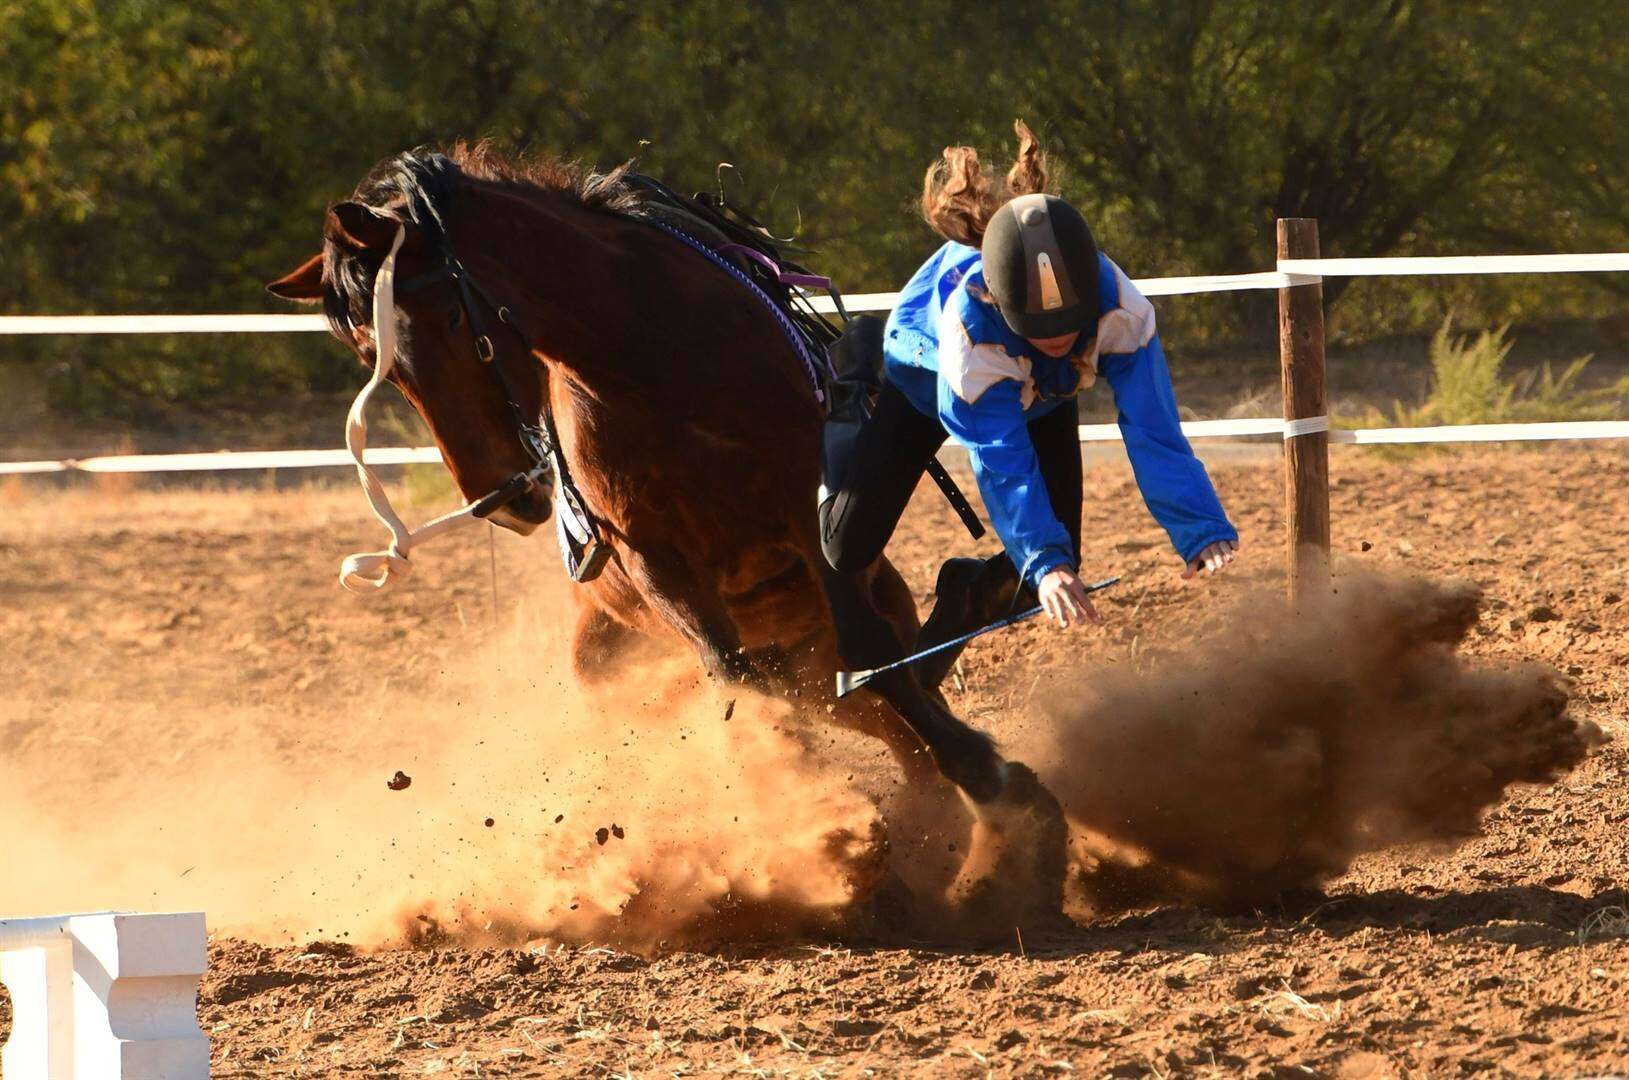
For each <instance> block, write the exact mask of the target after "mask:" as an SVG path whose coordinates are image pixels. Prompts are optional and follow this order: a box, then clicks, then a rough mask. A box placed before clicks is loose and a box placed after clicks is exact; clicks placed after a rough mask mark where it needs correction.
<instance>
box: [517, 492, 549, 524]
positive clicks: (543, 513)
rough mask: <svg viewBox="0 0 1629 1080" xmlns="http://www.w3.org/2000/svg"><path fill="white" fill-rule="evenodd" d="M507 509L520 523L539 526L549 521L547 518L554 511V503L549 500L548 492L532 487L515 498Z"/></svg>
mask: <svg viewBox="0 0 1629 1080" xmlns="http://www.w3.org/2000/svg"><path fill="white" fill-rule="evenodd" d="M508 509H509V510H510V511H511V512H513V514H514V515H515V517H517V518H520V519H521V520H522V521H527V522H530V523H531V524H533V525H541V524H543V523H544V522H545V521H547V520H549V516H550V514H551V513H552V512H553V510H554V503H553V501H552V500H551V499H550V498H549V493H548V492H546V491H544V490H542V489H541V488H536V487H534V488H532V489H531V490H530V491H527V492H526V493H524V494H522V495H520V496H518V497H516V499H515V500H514V501H513V502H511V503H510V504H509V506H508Z"/></svg>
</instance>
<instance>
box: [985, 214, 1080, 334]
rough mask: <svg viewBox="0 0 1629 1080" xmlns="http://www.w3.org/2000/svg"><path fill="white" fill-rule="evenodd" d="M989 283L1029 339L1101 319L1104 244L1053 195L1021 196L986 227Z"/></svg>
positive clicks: (1004, 314) (1008, 317)
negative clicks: (1099, 268)
mask: <svg viewBox="0 0 1629 1080" xmlns="http://www.w3.org/2000/svg"><path fill="white" fill-rule="evenodd" d="M982 252H983V255H984V283H985V285H987V286H988V287H989V289H990V292H991V293H992V294H993V295H994V296H995V301H996V305H997V306H998V307H1000V309H1001V317H1002V318H1003V319H1005V320H1006V321H1007V325H1008V326H1010V327H1012V329H1013V332H1014V333H1015V334H1018V335H1019V336H1021V337H1027V338H1053V337H1062V336H1063V335H1065V334H1072V333H1074V332H1076V331H1083V330H1086V329H1088V328H1089V327H1092V326H1094V325H1095V324H1096V322H1097V243H1096V242H1095V241H1094V240H1093V239H1092V231H1091V230H1090V229H1088V228H1087V227H1086V221H1085V219H1084V218H1082V217H1081V216H1080V212H1079V211H1077V210H1076V209H1075V208H1074V207H1072V206H1070V205H1069V204H1068V203H1066V202H1064V201H1063V200H1062V199H1059V198H1056V197H1055V196H1052V195H1021V196H1019V197H1018V198H1016V199H1014V200H1012V201H1011V202H1009V203H1007V205H1005V206H1003V207H1002V208H1001V209H1000V210H997V211H996V212H995V216H994V217H992V218H991V219H990V224H989V226H988V227H986V228H985V230H984V244H983V247H982Z"/></svg>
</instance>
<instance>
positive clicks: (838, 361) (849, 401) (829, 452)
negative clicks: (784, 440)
mask: <svg viewBox="0 0 1629 1080" xmlns="http://www.w3.org/2000/svg"><path fill="white" fill-rule="evenodd" d="M882 331H883V321H882V320H881V319H879V318H877V317H876V316H875V315H861V316H859V317H858V318H855V319H854V320H853V321H852V322H851V323H850V324H849V326H848V329H847V330H846V331H845V332H844V334H843V336H842V337H840V338H838V339H837V340H836V341H834V342H832V345H831V349H830V360H831V367H832V374H833V377H832V378H831V379H830V380H829V381H828V383H827V390H826V396H827V412H826V426H825V431H824V433H823V436H822V439H821V451H820V497H819V504H820V508H821V520H822V522H824V520H825V517H826V511H827V510H828V508H829V506H830V504H831V501H832V500H833V499H835V498H836V497H837V493H838V492H839V491H842V490H843V488H844V487H845V486H846V485H848V484H850V483H852V480H853V478H852V477H850V476H849V475H848V472H849V466H850V464H851V463H852V462H853V459H854V448H855V444H856V443H857V442H858V441H859V437H860V429H861V428H862V427H863V426H864V425H865V421H866V420H867V418H869V417H870V415H871V409H872V405H873V403H874V402H875V401H876V397H877V393H878V391H879V390H881V388H882Z"/></svg>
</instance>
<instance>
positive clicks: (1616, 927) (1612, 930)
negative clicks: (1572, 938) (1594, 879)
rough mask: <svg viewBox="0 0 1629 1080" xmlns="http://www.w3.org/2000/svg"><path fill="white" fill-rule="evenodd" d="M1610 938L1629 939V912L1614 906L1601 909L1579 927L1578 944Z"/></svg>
mask: <svg viewBox="0 0 1629 1080" xmlns="http://www.w3.org/2000/svg"><path fill="white" fill-rule="evenodd" d="M1609 938H1629V911H1625V910H1624V909H1623V908H1621V907H1618V906H1617V905H1615V904H1614V905H1613V906H1611V907H1604V908H1601V909H1600V910H1599V911H1597V912H1595V913H1593V914H1592V915H1590V917H1589V918H1587V919H1585V920H1584V921H1583V922H1582V923H1580V924H1579V926H1578V944H1580V945H1588V944H1589V943H1590V942H1592V941H1605V940H1607V939H1609Z"/></svg>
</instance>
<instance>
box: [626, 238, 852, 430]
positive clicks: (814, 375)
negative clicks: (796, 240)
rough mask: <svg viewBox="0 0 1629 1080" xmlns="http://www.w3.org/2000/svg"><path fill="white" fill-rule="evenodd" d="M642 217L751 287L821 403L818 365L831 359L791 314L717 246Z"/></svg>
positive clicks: (824, 399)
mask: <svg viewBox="0 0 1629 1080" xmlns="http://www.w3.org/2000/svg"><path fill="white" fill-rule="evenodd" d="M641 220H643V221H644V222H645V223H646V224H648V225H653V226H655V227H656V228H658V229H661V230H662V231H663V232H665V233H667V234H669V235H671V236H674V237H676V238H678V239H679V240H681V241H682V242H684V243H685V244H686V245H688V246H690V247H692V248H694V249H695V250H696V251H697V252H698V253H700V254H701V255H703V256H704V257H705V258H706V259H707V260H708V261H709V262H711V263H712V264H713V265H714V266H717V267H718V268H719V269H721V270H723V271H724V272H725V273H727V274H729V275H730V276H731V277H733V278H735V279H736V280H737V281H739V282H740V283H741V284H743V285H745V286H746V287H747V288H748V289H750V290H752V293H753V295H754V296H756V297H758V299H759V300H760V301H761V302H762V303H763V304H764V306H765V307H767V308H768V309H769V313H770V314H771V315H772V316H774V317H775V321H776V322H777V323H779V324H780V327H781V333H783V334H785V335H786V339H787V341H789V342H791V344H792V348H793V349H794V350H795V351H796V352H797V354H798V359H799V360H802V361H803V370H804V373H805V374H807V375H808V376H809V383H810V385H811V388H812V389H813V390H814V398H815V400H816V401H818V402H820V403H821V404H822V405H824V404H825V403H826V392H825V391H824V390H822V389H821V386H820V368H821V367H829V366H830V363H831V361H830V360H829V358H826V357H821V358H820V360H816V358H815V356H814V353H813V352H812V351H811V350H810V348H809V345H808V343H807V342H805V341H804V340H803V335H802V334H800V333H798V330H797V327H795V326H793V325H792V320H791V318H789V317H788V316H787V314H786V312H784V311H782V310H781V306H780V305H779V304H777V303H775V301H774V300H773V299H772V298H771V297H770V295H769V294H768V293H766V292H764V290H763V289H761V288H759V286H758V283H757V282H755V281H753V280H752V278H750V277H748V276H747V273H746V271H744V270H742V269H741V268H740V267H739V266H736V265H735V264H734V263H732V262H730V260H728V259H726V258H725V257H724V256H723V255H720V254H719V252H718V249H717V248H714V247H710V246H709V245H707V244H704V243H702V242H701V241H700V240H697V239H696V238H695V237H693V236H691V235H690V234H689V233H687V232H685V231H684V230H683V229H677V228H674V227H673V226H672V225H669V224H668V223H667V222H665V221H663V220H662V219H661V218H655V217H651V218H643V219H641ZM745 250H748V251H750V250H751V249H750V248H748V249H745ZM753 254H755V255H756V254H757V252H753ZM765 261H767V262H769V264H770V265H771V266H774V265H775V264H774V262H773V260H765Z"/></svg>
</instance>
